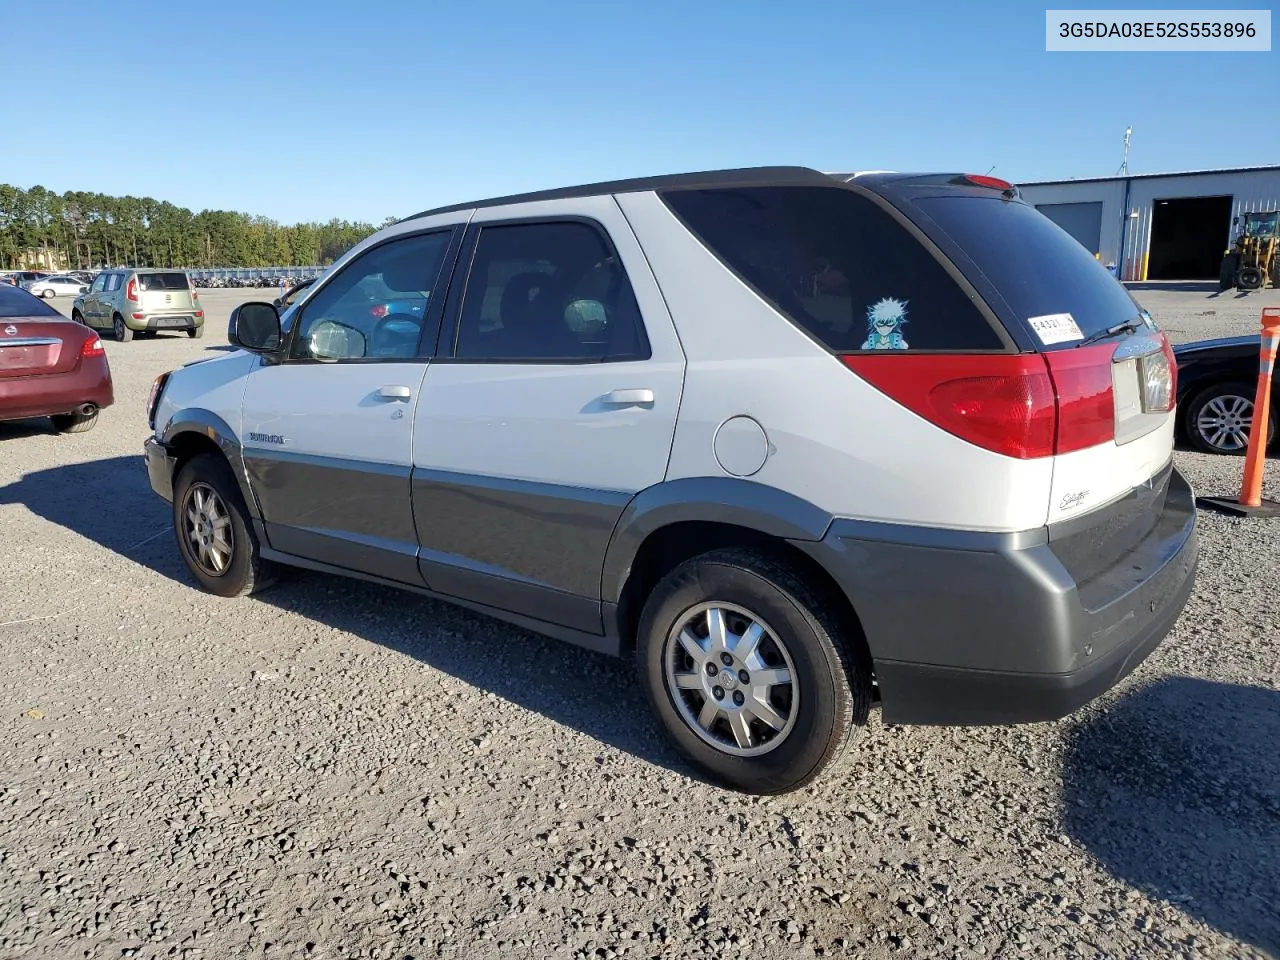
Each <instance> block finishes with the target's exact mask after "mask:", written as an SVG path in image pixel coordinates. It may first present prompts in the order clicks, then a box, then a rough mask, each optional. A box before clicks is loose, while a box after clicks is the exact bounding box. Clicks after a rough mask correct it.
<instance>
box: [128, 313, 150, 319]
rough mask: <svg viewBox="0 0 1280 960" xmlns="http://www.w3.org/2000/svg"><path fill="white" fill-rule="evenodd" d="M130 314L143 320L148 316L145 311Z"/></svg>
mask: <svg viewBox="0 0 1280 960" xmlns="http://www.w3.org/2000/svg"><path fill="white" fill-rule="evenodd" d="M129 316H131V317H133V319H135V320H141V319H142V318H143V317H145V316H146V314H145V313H131V314H129Z"/></svg>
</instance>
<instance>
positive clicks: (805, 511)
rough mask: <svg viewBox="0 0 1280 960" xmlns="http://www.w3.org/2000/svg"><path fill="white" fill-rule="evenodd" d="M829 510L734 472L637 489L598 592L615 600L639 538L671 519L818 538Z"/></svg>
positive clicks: (610, 549) (794, 537) (615, 534)
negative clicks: (733, 474) (746, 478)
mask: <svg viewBox="0 0 1280 960" xmlns="http://www.w3.org/2000/svg"><path fill="white" fill-rule="evenodd" d="M831 520H832V517H831V514H829V513H827V512H826V511H825V510H822V509H821V508H819V507H815V506H814V505H813V504H812V503H809V502H808V501H807V500H802V499H801V498H799V497H797V496H796V495H795V494H791V493H787V492H786V491H785V490H779V489H777V488H776V487H770V486H766V485H764V484H762V483H756V482H755V481H752V480H743V479H739V478H737V477H685V478H682V479H679V480H668V481H665V482H663V483H658V484H654V485H653V486H652V487H648V488H646V489H644V490H641V491H640V492H639V493H638V494H636V495H635V497H633V498H632V500H631V502H630V503H629V504H627V508H626V509H625V510H624V511H623V512H622V516H621V517H619V518H618V525H617V526H616V527H615V528H614V531H613V537H612V538H611V539H610V541H609V547H608V550H607V551H606V552H605V558H604V568H603V570H602V572H601V580H600V597H601V599H602V600H603V601H604V602H605V603H617V602H618V601H619V600H620V598H621V597H622V590H623V587H624V586H625V585H626V582H627V577H628V576H629V575H630V573H631V565H632V563H633V562H634V561H635V557H636V554H637V553H638V552H639V550H640V546H641V544H643V543H644V541H645V538H646V537H648V536H649V535H650V534H651V533H653V532H654V531H655V530H659V529H661V528H662V527H666V526H670V525H671V524H673V523H682V522H686V521H701V522H703V523H726V524H733V525H734V526H738V527H745V528H747V529H749V530H755V531H757V532H759V533H764V534H768V535H770V536H774V537H778V538H780V539H785V540H815V541H816V540H821V539H822V537H823V536H824V535H825V534H826V532H827V528H828V527H830V526H831Z"/></svg>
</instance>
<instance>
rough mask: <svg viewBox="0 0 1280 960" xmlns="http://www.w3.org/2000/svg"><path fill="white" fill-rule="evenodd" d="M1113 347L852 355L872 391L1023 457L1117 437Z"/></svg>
mask: <svg viewBox="0 0 1280 960" xmlns="http://www.w3.org/2000/svg"><path fill="white" fill-rule="evenodd" d="M1114 349H1115V345H1114V344H1100V345H1098V346H1096V347H1081V348H1078V349H1075V350H1061V351H1055V352H1053V353H1048V354H938V355H929V354H921V355H918V356H912V355H911V354H903V353H899V354H890V353H884V354H853V355H846V356H842V357H840V359H841V361H843V363H844V364H845V366H847V367H848V368H849V369H850V370H852V371H854V373H856V374H858V375H859V376H860V377H862V378H863V379H864V380H866V381H867V382H868V383H870V384H871V385H872V386H874V387H875V388H876V389H878V390H880V391H881V392H882V393H885V394H887V395H889V396H890V397H892V398H893V399H894V400H896V401H898V402H899V403H901V404H902V405H903V406H905V407H907V408H908V409H910V410H912V411H914V412H915V413H917V414H919V415H920V416H922V417H924V418H925V419H926V420H928V421H929V422H930V423H933V424H934V425H935V426H938V427H941V428H942V429H943V430H946V431H947V432H948V433H952V434H954V435H955V436H957V437H960V438H961V439H962V440H967V441H968V442H969V443H973V444H976V445H977V446H980V447H982V448H984V449H986V450H991V451H994V452H995V453H1001V454H1004V455H1005V456H1008V457H1016V458H1018V459H1020V460H1029V459H1034V458H1037V457H1051V456H1054V455H1055V454H1062V453H1070V452H1071V451H1073V450H1082V449H1084V448H1086V447H1092V446H1096V445H1098V444H1100V443H1105V442H1107V441H1108V440H1112V439H1114V438H1115V402H1114V397H1113V393H1112V385H1111V354H1112V352H1113V351H1114Z"/></svg>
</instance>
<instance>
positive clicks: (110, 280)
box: [106, 273, 120, 293]
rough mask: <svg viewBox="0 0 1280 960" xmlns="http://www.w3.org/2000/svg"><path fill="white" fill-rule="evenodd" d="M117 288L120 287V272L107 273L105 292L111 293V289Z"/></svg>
mask: <svg viewBox="0 0 1280 960" xmlns="http://www.w3.org/2000/svg"><path fill="white" fill-rule="evenodd" d="M119 289H120V274H118V273H109V274H107V286H106V291H107V293H111V292H112V291H113V290H119Z"/></svg>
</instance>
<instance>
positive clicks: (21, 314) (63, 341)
mask: <svg viewBox="0 0 1280 960" xmlns="http://www.w3.org/2000/svg"><path fill="white" fill-rule="evenodd" d="M113 400H114V393H113V388H112V384H111V368H110V367H109V366H108V365H107V355H106V351H105V350H104V349H103V346H102V340H101V339H100V338H99V337H98V335H97V334H96V333H94V332H93V331H92V330H88V329H86V328H85V327H83V326H82V325H80V324H78V323H73V322H72V321H70V320H68V319H67V318H66V317H64V316H63V315H62V314H60V313H59V312H58V311H57V310H54V309H53V307H51V306H49V305H48V304H47V303H45V302H44V301H43V300H40V299H38V298H37V297H35V296H32V295H31V294H30V293H28V292H27V291H25V290H20V289H18V288H16V287H11V286H7V285H4V286H0V420H25V419H27V418H29V417H49V418H51V419H52V420H53V426H54V428H55V429H57V430H59V431H61V432H63V433H84V432H85V431H86V430H91V429H93V426H94V425H95V424H96V423H97V422H98V411H99V410H101V409H102V408H103V407H109V406H111V404H112V402H113Z"/></svg>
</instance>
